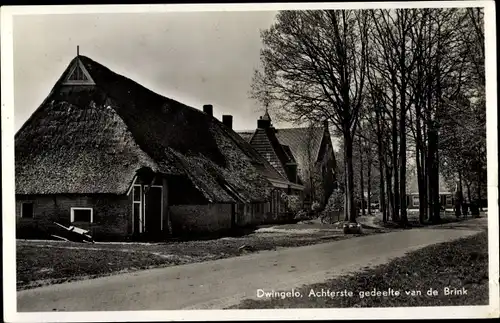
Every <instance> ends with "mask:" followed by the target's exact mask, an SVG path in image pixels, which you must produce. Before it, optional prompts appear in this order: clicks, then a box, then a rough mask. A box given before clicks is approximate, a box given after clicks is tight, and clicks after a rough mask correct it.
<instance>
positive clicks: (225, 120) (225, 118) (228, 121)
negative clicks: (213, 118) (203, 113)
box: [222, 115, 233, 129]
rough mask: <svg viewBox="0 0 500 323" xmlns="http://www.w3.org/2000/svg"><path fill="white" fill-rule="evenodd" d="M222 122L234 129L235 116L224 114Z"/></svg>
mask: <svg viewBox="0 0 500 323" xmlns="http://www.w3.org/2000/svg"><path fill="white" fill-rule="evenodd" d="M222 123H223V124H224V125H225V126H226V127H228V128H229V129H233V116H231V115H222Z"/></svg>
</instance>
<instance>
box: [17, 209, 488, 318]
mask: <svg viewBox="0 0 500 323" xmlns="http://www.w3.org/2000/svg"><path fill="white" fill-rule="evenodd" d="M486 221H487V220H486V218H481V219H474V220H469V221H466V222H467V225H465V226H464V225H460V224H459V225H458V226H457V228H456V229H453V228H452V227H451V226H450V225H448V226H447V227H446V228H444V227H443V228H442V229H440V228H433V229H412V230H405V231H397V232H391V233H384V234H377V235H371V236H364V237H359V238H353V239H347V240H341V241H335V242H329V243H322V244H317V245H312V246H305V247H296V248H286V249H280V250H276V251H264V252H259V253H255V254H250V255H245V256H240V257H234V258H228V259H221V260H215V261H207V262H203V263H194V264H188V265H181V266H174V267H168V268H158V269H151V270H145V271H140V272H135V273H129V274H121V275H115V276H109V277H102V278H97V279H91V280H84V281H77V282H71V283H65V284H59V285H52V286H45V287H40V288H36V289H30V290H24V291H19V292H18V293H17V303H18V305H17V306H18V311H20V312H33V311H101V310H106V311H120V310H169V309H208V308H215V309H222V308H225V307H228V306H231V305H235V304H238V303H239V302H240V301H241V300H242V299H245V298H255V297H256V291H257V289H265V290H267V291H270V290H276V291H277V290H291V289H292V288H294V287H298V286H300V285H303V284H312V283H317V282H323V281H325V280H327V279H329V278H334V277H335V276H338V275H342V274H346V273H349V272H353V271H356V270H360V269H363V268H364V267H367V266H375V265H379V264H383V263H386V262H388V261H389V260H390V259H391V258H394V257H400V256H403V255H404V254H405V253H407V252H409V251H413V250H417V249H420V248H422V247H425V246H428V245H431V244H436V243H441V242H446V241H452V240H455V239H458V238H463V237H467V236H470V235H473V234H476V233H478V232H479V231H481V230H483V229H484V225H485V224H486V223H487V222H486Z"/></svg>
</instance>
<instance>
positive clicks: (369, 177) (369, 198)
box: [366, 151, 372, 215]
mask: <svg viewBox="0 0 500 323" xmlns="http://www.w3.org/2000/svg"><path fill="white" fill-rule="evenodd" d="M370 154H371V151H370V153H369V154H368V166H367V170H366V171H367V172H368V183H367V188H366V189H367V195H368V198H367V207H368V214H369V215H371V214H372V207H371V203H372V198H371V195H372V160H371V158H370Z"/></svg>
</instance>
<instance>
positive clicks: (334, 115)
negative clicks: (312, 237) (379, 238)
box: [251, 8, 486, 225]
mask: <svg viewBox="0 0 500 323" xmlns="http://www.w3.org/2000/svg"><path fill="white" fill-rule="evenodd" d="M483 15H484V13H483V10H482V8H439V9H434V8H433V9H431V8H419V9H379V10H312V11H282V12H280V13H279V14H278V15H277V19H276V22H275V23H274V24H273V25H272V26H271V27H270V28H269V29H267V30H264V31H263V32H262V34H261V38H262V42H263V49H262V51H261V62H262V68H261V69H259V70H256V71H255V75H254V79H253V84H252V91H251V93H252V97H253V98H256V99H258V100H259V101H260V102H262V103H263V104H265V105H266V106H269V108H270V109H271V110H274V111H275V112H277V113H276V115H277V116H278V117H280V118H281V119H283V120H286V121H292V122H295V123H304V122H314V123H320V122H322V121H323V120H328V121H330V124H332V125H333V126H334V128H333V129H332V130H333V132H334V134H335V135H337V136H339V137H341V138H342V139H343V143H342V152H343V156H342V159H343V165H342V166H340V167H343V169H342V171H341V173H343V174H345V176H343V182H344V183H343V184H344V185H343V188H344V192H345V204H346V207H345V213H346V218H348V219H349V220H350V221H351V222H355V221H356V220H355V218H356V209H355V193H356V191H358V192H365V187H364V185H365V183H366V184H367V185H370V188H368V191H371V190H372V187H371V185H372V183H374V184H376V186H377V188H376V189H375V191H378V195H379V203H380V209H381V211H382V213H383V217H384V220H385V219H388V218H391V219H392V220H394V221H399V222H401V223H402V224H403V225H404V224H406V223H407V213H406V212H407V211H406V210H407V205H406V196H407V181H408V169H409V167H413V166H414V167H415V168H416V173H417V180H418V191H419V199H420V220H421V221H422V222H424V221H426V220H430V221H439V219H440V218H439V217H440V197H439V174H440V173H445V174H446V175H447V177H448V179H451V180H454V179H457V183H458V188H457V191H458V192H462V191H463V190H462V183H466V184H467V183H473V182H474V183H477V185H476V186H477V188H478V189H479V197H480V196H481V192H480V190H481V183H482V182H484V180H485V176H486V175H485V174H486V128H485V115H486V108H485V87H484V84H485V70H484V57H485V53H484V27H483V26H484V22H483V20H484V18H483ZM355 161H356V162H355ZM356 163H357V164H358V165H360V166H358V167H357V168H358V171H359V177H360V178H359V180H358V183H359V186H361V187H358V188H357V189H355V186H356V184H355V178H356V175H355V167H354V165H355V164H356ZM365 165H369V167H367V166H365ZM365 172H366V173H365ZM365 174H366V175H365ZM365 176H366V177H367V178H369V180H368V182H367V181H366V180H365V178H364V177H365ZM374 177H375V178H376V180H374V181H372V179H373V178H374ZM358 194H359V193H358ZM361 194H362V193H361ZM460 194H461V193H460ZM460 194H459V195H460ZM368 195H369V196H370V194H368Z"/></svg>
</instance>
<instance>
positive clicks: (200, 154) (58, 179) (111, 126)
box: [15, 56, 286, 203]
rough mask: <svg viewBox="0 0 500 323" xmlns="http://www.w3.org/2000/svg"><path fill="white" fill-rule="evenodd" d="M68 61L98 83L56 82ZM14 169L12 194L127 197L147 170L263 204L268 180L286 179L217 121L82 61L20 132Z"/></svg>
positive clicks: (213, 194)
mask: <svg viewBox="0 0 500 323" xmlns="http://www.w3.org/2000/svg"><path fill="white" fill-rule="evenodd" d="M74 64H83V66H84V67H85V69H86V71H88V73H89V75H90V76H91V78H92V80H93V82H95V84H93V85H91V86H89V85H86V86H65V85H64V84H62V83H63V80H64V79H65V77H66V76H67V75H68V73H70V71H71V68H72V67H73V66H74ZM15 165H16V170H15V179H16V193H17V194H66V193H79V194H93V193H111V194H123V193H125V192H126V191H127V189H128V187H129V186H130V185H131V183H132V181H133V178H134V176H135V175H136V174H137V171H139V170H141V169H144V168H146V169H151V170H153V171H155V172H159V173H162V174H165V175H178V176H183V177H186V178H188V179H189V180H190V181H191V183H192V184H193V186H194V187H196V188H197V189H198V190H199V191H200V192H201V193H202V194H203V196H204V197H205V198H206V199H207V200H208V201H209V202H220V203H232V202H235V199H237V198H239V199H240V200H241V199H243V200H246V201H264V200H266V199H267V198H268V196H269V194H268V192H269V190H270V189H271V184H270V182H269V181H267V180H266V179H268V178H275V179H278V180H282V181H285V182H286V179H284V178H283V176H281V175H280V174H279V173H278V172H277V171H276V170H274V168H273V167H272V166H271V165H270V164H269V163H268V162H267V161H266V160H265V159H264V158H263V157H262V156H260V155H259V154H258V153H257V152H256V151H255V150H254V149H253V148H252V147H251V145H249V144H248V143H247V142H246V141H245V140H243V139H242V138H241V137H240V136H238V135H237V134H236V133H235V132H234V131H233V130H231V129H229V128H227V127H226V126H224V125H223V124H222V123H221V122H220V121H219V120H217V119H216V118H214V117H213V116H210V115H207V114H205V113H203V112H202V111H200V110H197V109H194V108H192V107H189V106H186V105H184V104H182V103H180V102H177V101H174V100H172V99H169V98H166V97H163V96H161V95H159V94H156V93H154V92H152V91H150V90H148V89H146V88H145V87H143V86H141V85H140V84H138V83H136V82H134V81H132V80H130V79H128V78H126V77H124V76H121V75H118V74H116V73H114V72H112V71H111V70H109V69H108V68H106V67H105V66H103V65H101V64H99V63H97V62H95V61H93V60H92V59H90V58H88V57H85V56H77V57H75V58H74V59H73V60H72V62H71V63H70V64H69V66H68V68H67V69H66V71H65V72H64V73H63V74H62V75H61V78H60V79H59V81H58V82H57V83H56V84H55V86H54V88H53V89H52V91H51V93H50V94H49V96H48V97H47V98H46V99H45V101H44V102H43V103H42V105H41V106H40V107H39V108H38V109H37V110H36V111H35V112H34V113H33V115H32V116H31V117H30V119H29V120H28V121H27V122H26V123H25V124H24V125H23V127H22V128H21V129H20V130H19V131H18V133H17V134H16V136H15ZM235 192H236V193H235Z"/></svg>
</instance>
